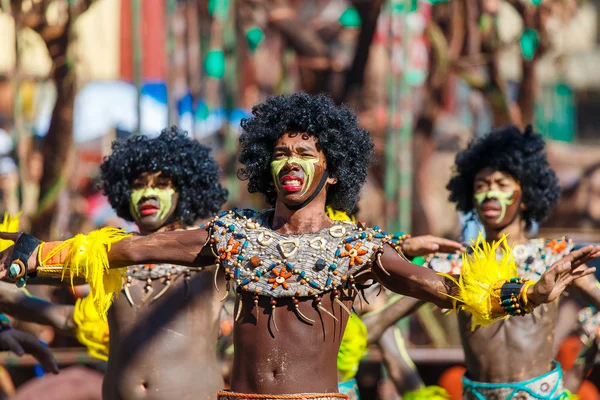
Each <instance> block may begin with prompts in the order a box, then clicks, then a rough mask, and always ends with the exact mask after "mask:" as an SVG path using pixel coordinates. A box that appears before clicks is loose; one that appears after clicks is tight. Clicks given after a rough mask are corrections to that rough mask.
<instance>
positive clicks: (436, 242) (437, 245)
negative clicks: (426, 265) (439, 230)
mask: <svg viewBox="0 0 600 400" xmlns="http://www.w3.org/2000/svg"><path fill="white" fill-rule="evenodd" d="M465 250H466V249H465V248H464V247H463V245H462V244H460V243H458V242H455V241H454V240H448V239H443V238H439V237H435V236H431V235H425V236H416V237H412V238H409V239H406V240H405V241H404V243H403V244H402V252H403V253H404V254H406V255H407V256H409V257H418V256H425V255H427V254H431V253H437V252H440V253H456V252H457V251H460V252H464V251H465Z"/></svg>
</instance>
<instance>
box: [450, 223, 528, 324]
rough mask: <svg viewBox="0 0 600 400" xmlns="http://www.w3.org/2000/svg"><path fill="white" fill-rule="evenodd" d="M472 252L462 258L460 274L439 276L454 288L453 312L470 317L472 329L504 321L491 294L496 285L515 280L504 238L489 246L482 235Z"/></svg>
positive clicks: (512, 265)
mask: <svg viewBox="0 0 600 400" xmlns="http://www.w3.org/2000/svg"><path fill="white" fill-rule="evenodd" d="M500 247H501V250H502V258H501V259H500V260H499V259H498V254H497V253H498V249H499V248H500ZM472 249H473V253H472V254H466V253H464V254H463V255H462V258H463V265H462V269H461V274H460V276H459V277H458V279H456V277H454V276H452V275H449V274H444V273H439V275H442V276H445V277H447V278H448V279H450V280H451V281H452V282H454V283H455V284H456V285H457V286H458V294H457V295H456V296H450V295H447V296H448V297H451V298H452V299H453V300H454V310H455V311H456V310H464V311H467V312H469V313H471V314H472V315H473V325H472V328H473V329H475V327H476V326H477V325H481V326H488V325H491V324H493V323H494V322H496V321H499V320H502V319H505V318H506V317H507V315H506V314H505V313H499V312H498V310H499V308H498V307H499V306H498V305H497V304H496V303H498V304H499V301H495V300H496V298H497V297H498V296H497V294H496V293H495V292H496V291H497V290H498V289H499V286H498V284H499V283H504V282H505V281H506V280H508V279H511V278H515V277H517V276H518V275H517V265H516V263H515V259H514V257H513V253H512V248H511V247H510V246H509V245H508V242H507V241H506V235H505V236H503V237H502V239H500V240H499V241H497V242H493V243H492V244H489V243H488V242H487V241H486V240H485V239H484V238H483V234H482V233H479V237H478V238H477V240H476V241H475V243H474V244H473V246H472Z"/></svg>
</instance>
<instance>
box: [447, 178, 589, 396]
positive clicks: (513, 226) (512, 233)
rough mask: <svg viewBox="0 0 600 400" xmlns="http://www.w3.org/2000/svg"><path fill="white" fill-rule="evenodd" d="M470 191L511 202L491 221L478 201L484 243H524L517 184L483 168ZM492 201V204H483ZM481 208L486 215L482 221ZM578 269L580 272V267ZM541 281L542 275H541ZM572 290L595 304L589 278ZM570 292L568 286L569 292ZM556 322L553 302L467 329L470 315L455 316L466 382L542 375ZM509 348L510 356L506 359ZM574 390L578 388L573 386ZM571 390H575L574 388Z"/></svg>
mask: <svg viewBox="0 0 600 400" xmlns="http://www.w3.org/2000/svg"><path fill="white" fill-rule="evenodd" d="M474 189H475V193H476V194H477V193H479V192H481V191H487V190H500V191H502V192H511V191H512V192H513V193H514V194H513V197H512V200H514V201H513V204H512V205H510V206H508V207H507V211H506V215H505V216H504V218H503V219H502V220H501V221H499V222H497V216H496V215H497V213H494V212H492V211H494V207H493V205H494V204H488V203H487V202H484V203H483V204H482V205H480V206H479V207H478V214H479V215H480V219H481V221H482V223H483V225H484V227H485V231H486V238H487V240H488V241H492V240H498V239H500V238H501V237H502V235H504V234H509V236H508V237H509V240H510V242H511V243H526V242H528V241H529V237H528V236H527V233H526V230H525V223H524V221H523V220H522V219H521V211H523V210H524V209H525V208H526V205H525V204H524V203H523V202H522V201H521V186H520V184H519V182H518V181H516V180H515V179H514V178H513V177H512V176H511V175H510V174H507V173H504V172H502V171H497V170H494V169H491V168H485V169H483V170H481V171H479V173H478V174H477V175H476V176H475V181H474ZM489 202H490V203H494V200H493V199H492V200H489ZM483 210H487V214H488V215H489V217H486V216H485V215H484V214H485V213H486V212H485V211H483ZM582 268H585V266H583V267H582ZM542 279H543V277H542ZM572 288H573V289H575V290H577V291H580V292H582V293H584V294H585V297H586V299H587V300H588V301H590V304H593V305H596V306H597V305H600V289H599V288H598V286H597V285H595V278H594V276H593V275H588V276H586V277H583V278H582V279H577V280H575V281H573V282H572ZM570 289H571V288H570ZM557 319H558V302H556V301H555V302H552V303H550V304H547V305H546V306H545V307H542V308H540V309H538V310H537V311H536V313H535V315H531V314H530V315H526V316H524V317H522V318H509V319H507V320H505V321H501V322H499V323H497V324H494V325H492V326H490V327H486V328H479V329H477V330H475V332H472V331H471V328H470V326H471V323H470V320H471V318H470V316H469V315H467V314H465V313H459V326H460V328H461V338H462V342H463V348H464V350H465V357H466V364H467V371H468V373H469V376H470V377H471V379H474V380H477V381H481V382H516V381H523V380H527V379H530V378H533V377H536V376H539V375H542V374H544V373H546V372H548V371H549V370H550V368H551V362H552V360H553V358H554V354H555V353H554V351H553V338H554V330H555V327H556V322H557ZM506 349H510V351H511V357H509V358H507V357H506ZM577 386H579V385H577ZM574 389H576V388H574Z"/></svg>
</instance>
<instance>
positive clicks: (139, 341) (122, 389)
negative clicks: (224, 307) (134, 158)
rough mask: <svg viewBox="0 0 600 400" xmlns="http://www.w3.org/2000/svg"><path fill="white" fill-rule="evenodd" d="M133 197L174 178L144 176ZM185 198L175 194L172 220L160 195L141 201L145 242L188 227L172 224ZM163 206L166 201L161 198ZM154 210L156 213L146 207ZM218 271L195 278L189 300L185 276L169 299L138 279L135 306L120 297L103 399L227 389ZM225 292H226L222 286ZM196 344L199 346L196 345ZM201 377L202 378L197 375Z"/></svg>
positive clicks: (204, 395) (201, 394) (112, 318)
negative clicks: (151, 297) (220, 354)
mask: <svg viewBox="0 0 600 400" xmlns="http://www.w3.org/2000/svg"><path fill="white" fill-rule="evenodd" d="M131 188H132V191H134V190H144V189H145V188H154V189H159V190H162V191H168V189H171V188H173V189H176V188H174V187H173V183H172V181H171V179H170V178H169V177H167V176H164V175H163V174H161V173H160V172H156V173H146V174H142V175H140V176H139V177H138V178H137V179H136V180H134V181H133V182H132V184H131ZM178 199H179V193H178V192H177V191H176V190H175V191H174V193H173V194H172V195H171V199H170V203H171V204H170V207H168V213H167V214H166V215H164V216H161V215H160V210H161V209H162V208H163V207H164V206H165V205H164V204H161V198H160V197H158V196H142V197H141V199H140V200H139V202H138V204H136V205H135V206H137V207H138V209H141V210H144V208H146V209H147V210H148V211H147V212H146V213H145V214H146V215H144V213H143V212H140V213H139V217H138V216H137V215H136V213H133V214H132V215H134V219H135V222H136V224H137V226H138V227H139V229H140V233H142V235H151V234H153V233H159V232H169V231H173V230H175V229H180V228H183V225H182V224H181V223H180V222H179V221H174V220H173V215H174V213H175V210H176V208H177V202H178ZM163 200H164V199H163ZM148 205H151V206H153V207H154V208H155V210H156V211H155V212H152V211H153V207H148ZM214 272H215V271H214V267H209V268H207V269H206V270H204V271H202V272H198V273H195V274H193V275H192V279H191V280H190V288H189V293H188V296H187V299H186V295H185V285H184V280H183V277H181V278H179V279H177V280H175V282H174V284H173V287H172V288H171V289H169V290H168V291H167V292H166V293H165V295H164V296H162V297H161V298H159V299H158V300H156V301H154V302H151V301H146V302H145V303H144V304H143V305H141V304H142V299H143V298H144V296H145V295H146V291H145V290H144V286H145V282H142V281H139V280H136V279H134V280H133V282H132V284H131V287H130V289H129V291H130V293H131V297H132V299H133V301H134V303H135V304H136V305H135V306H131V305H130V304H129V302H128V300H127V298H126V297H125V296H124V295H123V293H121V295H120V296H119V298H118V299H116V300H115V302H114V304H113V306H112V307H111V308H110V310H109V315H108V322H109V325H110V349H109V354H110V357H109V360H108V366H107V369H106V373H105V377H104V381H103V385H102V392H103V398H105V399H111V400H113V399H123V400H133V399H147V400H151V399H156V400H159V399H160V400H162V399H169V398H178V399H179V398H180V399H188V398H189V399H206V400H208V399H210V400H212V399H214V397H215V395H216V392H217V391H218V390H220V389H222V387H223V378H222V375H221V366H220V363H219V361H218V360H217V354H216V351H215V344H216V342H217V339H218V334H219V332H218V322H219V316H220V310H221V303H220V302H219V300H220V299H221V297H222V293H218V291H217V290H216V289H215V287H214V284H213V275H214ZM218 283H219V284H220V285H219V287H220V289H221V291H222V292H223V291H224V290H225V285H224V284H223V283H222V280H219V281H218ZM152 287H153V294H157V293H158V292H159V291H160V290H161V289H163V288H164V283H163V280H160V279H159V280H154V281H153V283H152ZM192 341H193V345H191V343H192ZM200 369H201V370H202V373H201V374H198V373H197V371H199V370H200Z"/></svg>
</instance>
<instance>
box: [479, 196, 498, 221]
mask: <svg viewBox="0 0 600 400" xmlns="http://www.w3.org/2000/svg"><path fill="white" fill-rule="evenodd" d="M481 213H482V214H483V215H485V216H486V217H488V218H498V217H499V216H500V214H501V213H502V206H501V205H500V203H499V202H498V200H495V199H492V200H487V201H485V202H484V203H483V204H482V205H481Z"/></svg>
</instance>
